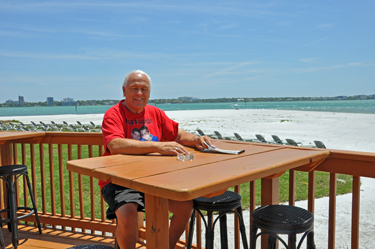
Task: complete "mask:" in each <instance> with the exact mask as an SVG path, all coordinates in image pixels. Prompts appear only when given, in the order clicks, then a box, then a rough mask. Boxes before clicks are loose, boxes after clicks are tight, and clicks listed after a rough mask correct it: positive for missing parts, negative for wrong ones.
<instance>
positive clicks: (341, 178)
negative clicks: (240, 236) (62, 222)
mask: <svg viewBox="0 0 375 249" xmlns="http://www.w3.org/2000/svg"><path fill="white" fill-rule="evenodd" d="M32 146H34V149H35V165H36V186H37V193H38V194H37V203H38V206H37V208H38V210H39V211H41V210H42V196H41V195H40V194H41V188H42V184H41V182H42V179H41V167H40V156H39V145H32ZM17 148H18V149H17V150H18V155H19V156H18V163H21V162H22V157H21V155H22V153H21V152H22V150H21V145H18V147H17ZM43 148H44V149H43V150H44V151H45V154H44V163H45V168H44V173H45V186H46V203H47V212H52V209H51V203H52V199H51V189H52V186H51V178H50V165H49V156H48V149H49V148H48V145H47V144H44V145H43ZM52 148H53V164H54V166H53V172H54V173H53V175H54V180H55V183H54V189H55V193H56V196H55V202H54V203H55V205H56V212H57V213H60V210H61V203H62V202H61V199H60V180H59V179H60V175H59V174H60V172H59V163H58V162H59V158H58V147H57V145H53V147H52ZM62 151H63V153H62V154H63V160H62V161H63V164H62V165H63V184H64V197H65V198H64V199H65V212H66V215H67V216H69V215H70V214H71V210H70V202H71V200H70V189H69V171H68V170H67V169H66V162H67V161H68V146H67V145H62ZM72 152H73V154H72V155H73V159H77V158H78V156H77V146H75V145H73V146H72ZM88 154H89V153H88V146H82V158H87V157H88ZM93 156H94V157H97V156H99V153H98V146H93ZM26 165H28V166H29V175H30V179H31V169H30V165H31V162H30V146H29V145H26ZM337 179H338V181H337V194H338V195H341V194H345V193H349V192H351V191H352V176H349V175H341V174H339V175H338V177H337ZM31 180H32V179H31ZM19 182H20V190H22V182H23V181H19ZM73 182H74V186H73V188H74V200H73V202H74V207H75V215H79V214H80V207H79V195H78V193H79V190H78V188H79V186H78V175H77V174H76V173H74V174H73ZM82 182H83V199H84V215H85V217H90V216H91V213H90V208H91V207H90V206H91V199H90V197H91V195H90V177H88V176H82ZM279 186H280V187H279V190H280V192H279V201H280V202H288V196H289V171H287V172H285V173H284V174H283V175H282V176H281V177H280V180H279ZM295 189H296V194H295V195H296V201H298V200H306V199H307V193H308V173H307V172H300V171H297V172H296V188H295ZM231 190H233V188H231ZM260 190H261V182H260V180H257V181H256V204H257V205H259V204H260V193H261V191H260ZM240 191H241V196H242V203H243V204H242V205H243V208H244V209H245V208H248V206H249V198H250V197H249V191H250V187H249V183H245V184H242V185H241V190H240ZM94 193H95V194H94V197H95V198H94V202H95V204H97V205H96V206H97V207H98V208H96V210H95V217H96V218H100V217H101V214H100V209H99V205H98V204H99V203H100V188H99V186H98V180H97V179H94ZM328 195H329V173H326V172H319V171H316V177H315V198H320V197H324V196H328ZM22 202H23V201H22V200H21V204H22ZM29 202H30V203H31V201H29Z"/></svg>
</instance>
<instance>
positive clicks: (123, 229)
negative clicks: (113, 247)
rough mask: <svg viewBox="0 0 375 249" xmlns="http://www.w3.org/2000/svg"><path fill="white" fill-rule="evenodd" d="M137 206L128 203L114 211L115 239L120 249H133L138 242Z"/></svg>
mask: <svg viewBox="0 0 375 249" xmlns="http://www.w3.org/2000/svg"><path fill="white" fill-rule="evenodd" d="M137 207H138V204H135V203H128V204H125V205H122V206H121V207H119V208H118V209H117V210H116V216H117V228H116V239H117V243H118V245H119V246H120V248H121V249H135V246H136V243H137V240H138V211H137Z"/></svg>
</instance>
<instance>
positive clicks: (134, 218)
mask: <svg viewBox="0 0 375 249" xmlns="http://www.w3.org/2000/svg"><path fill="white" fill-rule="evenodd" d="M137 208H138V204H135V203H128V204H125V205H122V206H121V207H119V208H118V209H117V210H116V216H117V221H118V222H117V223H118V225H119V224H120V225H122V224H128V225H129V224H131V223H134V224H135V225H136V224H137V222H138V211H137Z"/></svg>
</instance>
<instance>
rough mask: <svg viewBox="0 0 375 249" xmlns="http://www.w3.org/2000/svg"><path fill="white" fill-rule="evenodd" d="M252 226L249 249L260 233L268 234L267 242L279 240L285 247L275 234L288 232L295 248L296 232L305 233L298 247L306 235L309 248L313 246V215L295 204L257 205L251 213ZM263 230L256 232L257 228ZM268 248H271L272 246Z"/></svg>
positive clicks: (292, 246)
mask: <svg viewBox="0 0 375 249" xmlns="http://www.w3.org/2000/svg"><path fill="white" fill-rule="evenodd" d="M252 216H253V227H252V231H251V238H250V241H251V246H250V248H251V249H255V241H256V238H257V237H258V236H259V235H261V234H268V235H269V244H273V243H276V239H278V240H280V241H281V242H282V243H283V244H284V245H285V246H286V247H287V248H289V247H288V246H287V245H286V243H285V242H284V241H283V240H282V239H281V238H280V237H279V236H277V234H288V235H289V240H290V242H291V243H290V244H291V248H295V239H296V238H295V237H296V234H297V233H305V234H304V235H303V237H302V238H301V241H300V242H299V245H298V248H299V247H300V245H301V243H302V241H303V240H304V238H305V237H306V236H308V245H309V248H315V244H314V237H313V234H314V232H313V223H314V216H313V215H312V213H310V212H309V211H307V210H305V209H303V208H300V207H295V206H288V205H269V206H263V207H259V208H257V209H255V210H254V212H253V213H252ZM258 228H259V229H261V230H263V231H264V232H261V233H259V234H256V231H257V229H258ZM270 248H273V247H272V246H271V247H270Z"/></svg>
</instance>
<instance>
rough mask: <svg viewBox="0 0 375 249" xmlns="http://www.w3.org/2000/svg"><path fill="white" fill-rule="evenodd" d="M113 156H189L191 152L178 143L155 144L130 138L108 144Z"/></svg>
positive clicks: (116, 139)
mask: <svg viewBox="0 0 375 249" xmlns="http://www.w3.org/2000/svg"><path fill="white" fill-rule="evenodd" d="M107 148H108V149H109V151H110V152H111V154H112V155H115V154H131V155H142V154H148V153H153V152H157V153H160V154H162V155H177V153H183V154H189V152H188V151H187V150H186V149H185V148H184V146H182V145H181V144H179V143H177V142H153V141H147V142H146V141H138V140H134V139H129V138H115V139H112V140H111V141H110V142H108V144H107Z"/></svg>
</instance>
